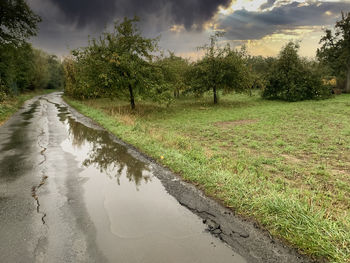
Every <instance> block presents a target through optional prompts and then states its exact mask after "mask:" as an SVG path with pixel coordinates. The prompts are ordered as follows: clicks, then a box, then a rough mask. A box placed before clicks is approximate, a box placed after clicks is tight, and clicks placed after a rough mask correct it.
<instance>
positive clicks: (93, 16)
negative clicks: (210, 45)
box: [51, 0, 231, 29]
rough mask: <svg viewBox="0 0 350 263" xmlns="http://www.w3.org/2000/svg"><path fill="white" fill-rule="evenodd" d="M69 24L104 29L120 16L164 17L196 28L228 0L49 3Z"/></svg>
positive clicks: (67, 0) (71, 0) (63, 0)
mask: <svg viewBox="0 0 350 263" xmlns="http://www.w3.org/2000/svg"><path fill="white" fill-rule="evenodd" d="M51 1H52V2H53V3H54V4H55V5H56V6H57V7H58V8H59V9H60V10H61V11H62V12H63V14H64V15H65V17H66V19H67V20H68V21H69V22H76V23H77V25H78V27H85V26H87V25H97V26H104V25H106V24H107V23H109V22H111V20H113V19H114V18H117V17H123V16H134V15H137V16H140V17H141V18H143V17H149V16H152V15H153V16H157V15H161V13H164V12H166V13H167V19H168V20H170V21H171V22H173V23H176V24H183V25H185V27H186V28H187V29H190V28H191V26H192V25H194V24H196V25H198V26H199V27H200V26H201V25H202V24H203V23H204V22H205V21H207V20H209V19H210V18H211V17H212V16H213V15H214V14H215V12H216V11H217V9H218V7H219V6H227V5H228V4H229V3H230V2H231V1H230V0H148V1H145V0H51Z"/></svg>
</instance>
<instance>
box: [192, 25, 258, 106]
mask: <svg viewBox="0 0 350 263" xmlns="http://www.w3.org/2000/svg"><path fill="white" fill-rule="evenodd" d="M221 36H223V34H222V33H221V32H217V33H216V34H215V35H213V36H211V37H210V44H209V45H204V46H203V47H200V48H199V49H201V50H204V51H205V56H204V57H203V59H201V60H199V61H198V62H196V63H194V65H193V67H192V68H191V69H190V71H189V72H188V74H187V76H188V79H189V83H190V85H191V88H192V90H193V91H194V92H195V93H196V94H203V93H204V92H207V91H209V90H212V91H213V96H214V103H215V104H216V103H218V95H217V92H218V91H219V90H224V91H225V93H228V92H231V91H244V90H248V89H249V88H250V86H251V78H250V74H249V71H248V68H247V66H246V64H245V61H244V57H245V51H244V50H242V51H241V52H239V51H236V50H233V49H231V47H230V46H229V45H227V46H225V47H224V48H222V47H220V46H218V43H217V42H218V38H219V37H221Z"/></svg>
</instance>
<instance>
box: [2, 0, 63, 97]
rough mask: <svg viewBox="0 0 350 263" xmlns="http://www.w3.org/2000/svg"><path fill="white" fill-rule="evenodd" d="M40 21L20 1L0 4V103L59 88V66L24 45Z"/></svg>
mask: <svg viewBox="0 0 350 263" xmlns="http://www.w3.org/2000/svg"><path fill="white" fill-rule="evenodd" d="M40 21H41V19H40V17H39V16H37V15H36V14H34V13H33V12H32V10H31V9H30V8H29V7H28V5H27V3H26V2H25V1H24V0H2V1H0V102H1V101H3V100H4V99H5V98H6V97H7V96H15V95H17V94H19V93H21V92H24V91H26V90H35V89H45V88H49V89H58V88H63V84H64V73H63V66H62V63H61V62H60V61H59V60H58V59H57V57H56V56H54V55H49V54H47V53H45V52H43V51H41V50H38V49H34V48H33V47H32V46H31V44H29V43H28V42H27V40H28V38H30V37H32V36H35V35H36V33H37V24H38V23H39V22H40Z"/></svg>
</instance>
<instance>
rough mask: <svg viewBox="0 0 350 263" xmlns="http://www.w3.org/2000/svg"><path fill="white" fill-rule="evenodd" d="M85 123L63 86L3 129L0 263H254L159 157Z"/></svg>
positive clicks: (27, 108) (1, 135) (0, 182)
mask: <svg viewBox="0 0 350 263" xmlns="http://www.w3.org/2000/svg"><path fill="white" fill-rule="evenodd" d="M83 123H84V122H80V121H79V120H78V121H77V120H76V117H75V116H73V114H72V113H71V112H70V111H69V109H68V108H67V107H66V106H65V105H64V104H62V101H61V98H60V95H59V94H57V93H55V94H51V95H46V96H42V97H41V98H39V99H36V100H34V101H32V102H31V103H30V104H28V105H27V106H26V107H25V108H24V109H23V110H22V113H18V114H17V115H16V116H14V118H13V120H12V119H11V120H10V121H9V122H8V123H7V124H6V125H5V126H4V127H1V128H0V138H1V139H2V140H1V142H0V164H1V166H0V212H1V214H0V220H1V222H2V223H3V224H2V225H1V227H0V242H1V248H0V261H1V262H11V261H12V262H13V260H16V262H63V261H64V262H126V263H129V262H130V263H133V262H145V263H146V262H147V263H148V262H149V263H151V262H152V263H156V262H169V263H170V262H181V263H186V262H188V263H194V262H203V263H205V262H208V263H209V262H218V263H221V262H222V263H224V262H232V263H240V262H246V261H245V260H244V259H243V258H242V257H241V256H239V255H238V254H237V253H235V252H234V251H233V250H232V248H231V247H229V246H228V245H227V244H225V243H224V242H222V241H221V240H220V239H218V238H216V237H214V236H213V235H212V234H211V233H210V232H209V231H208V230H207V229H206V228H207V225H205V224H203V222H202V219H201V218H200V217H198V216H197V215H196V214H193V213H192V212H191V211H190V210H188V209H187V208H186V207H184V206H181V205H180V203H179V202H178V201H177V200H176V199H175V198H174V197H173V196H171V195H170V194H168V193H167V191H166V189H165V187H164V186H163V185H162V183H161V181H160V180H159V179H158V178H157V177H156V176H155V175H154V167H153V164H152V163H151V164H150V163H149V162H144V160H142V159H140V158H137V156H135V155H134V154H133V153H132V151H130V149H129V148H128V147H127V146H125V145H123V144H120V143H118V141H117V140H115V139H114V138H113V137H112V136H111V135H110V134H109V133H108V132H106V131H104V130H102V129H98V128H95V127H89V125H85V124H83ZM11 151H12V152H11ZM27 151H28V152H27ZM21 160H23V162H22V163H23V165H16V162H19V161H21ZM23 196H25V197H23ZM11 198H15V199H16V200H17V201H16V202H17V203H16V204H15V206H14V203H13V202H11ZM15 199H14V200H15ZM9 200H10V201H9ZM16 206H17V207H16ZM24 207H25V209H24ZM17 209H22V210H20V211H17ZM24 211H27V212H26V213H25V214H23V215H24V216H21V214H22V213H24ZM11 214H17V216H16V217H15V218H12V219H13V220H11V218H10V216H11ZM16 220H18V221H20V222H16ZM15 229H17V230H15ZM9 230H11V231H15V232H17V233H16V234H15V236H16V238H13V239H12V238H11V235H10V233H9V232H8V231H9ZM4 235H5V236H6V238H4ZM4 242H5V243H8V244H6V245H3V244H5V243H4ZM16 246H20V247H21V249H22V251H17V247H16Z"/></svg>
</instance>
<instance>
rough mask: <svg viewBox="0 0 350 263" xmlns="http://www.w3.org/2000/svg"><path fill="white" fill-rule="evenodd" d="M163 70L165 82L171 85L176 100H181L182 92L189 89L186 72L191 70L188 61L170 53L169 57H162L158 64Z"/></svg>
mask: <svg viewBox="0 0 350 263" xmlns="http://www.w3.org/2000/svg"><path fill="white" fill-rule="evenodd" d="M156 65H159V66H160V67H161V68H162V72H163V76H164V81H166V82H167V83H169V84H170V85H171V87H172V91H173V94H174V97H175V98H179V96H180V92H183V91H185V90H186V89H187V85H186V72H187V71H188V70H189V62H188V60H186V59H184V58H182V57H178V56H176V55H175V54H174V53H173V52H171V51H169V56H168V57H162V58H161V59H159V60H158V61H157V62H156Z"/></svg>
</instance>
